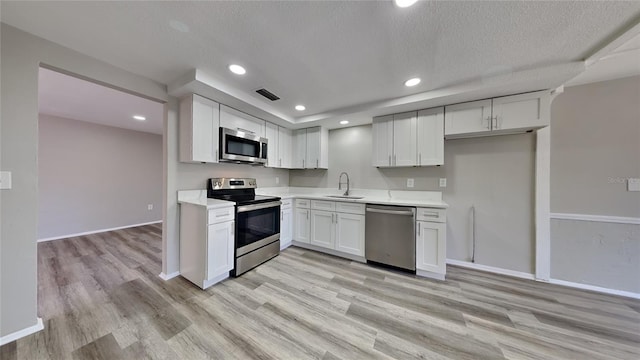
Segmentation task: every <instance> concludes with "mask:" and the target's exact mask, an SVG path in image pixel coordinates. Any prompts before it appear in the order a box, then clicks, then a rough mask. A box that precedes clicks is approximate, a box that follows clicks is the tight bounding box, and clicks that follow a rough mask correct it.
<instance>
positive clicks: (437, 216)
mask: <svg viewBox="0 0 640 360" xmlns="http://www.w3.org/2000/svg"><path fill="white" fill-rule="evenodd" d="M416 212H417V214H416V220H418V221H432V222H447V211H446V210H444V209H433V208H417V209H416Z"/></svg>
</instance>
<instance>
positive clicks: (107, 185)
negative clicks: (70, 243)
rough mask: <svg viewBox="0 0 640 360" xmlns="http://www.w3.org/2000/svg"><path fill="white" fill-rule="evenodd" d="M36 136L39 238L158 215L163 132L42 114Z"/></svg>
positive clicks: (138, 221)
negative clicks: (150, 205)
mask: <svg viewBox="0 0 640 360" xmlns="http://www.w3.org/2000/svg"><path fill="white" fill-rule="evenodd" d="M157 106H159V107H162V104H157ZM38 136H39V147H38V209H39V211H38V239H47V238H60V237H64V236H65V235H71V234H78V233H84V232H92V231H99V230H103V229H112V228H117V227H124V226H131V225H135V224H142V223H148V222H152V221H160V220H162V135H157V134H150V133H145V132H140V131H133V130H127V129H121V128H115V127H109V126H103V125H98V124H92V123H88V122H84V121H78V120H71V119H65V118H60V117H55V116H50V115H44V114H41V115H40V121H39V128H38ZM148 204H152V205H153V209H152V210H147V205H148Z"/></svg>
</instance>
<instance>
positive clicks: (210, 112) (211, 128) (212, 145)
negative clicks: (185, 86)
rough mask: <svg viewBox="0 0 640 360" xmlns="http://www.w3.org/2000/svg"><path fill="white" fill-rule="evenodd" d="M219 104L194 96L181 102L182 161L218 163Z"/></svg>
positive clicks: (180, 135) (180, 133) (180, 134)
mask: <svg viewBox="0 0 640 360" xmlns="http://www.w3.org/2000/svg"><path fill="white" fill-rule="evenodd" d="M219 119H220V109H219V104H218V103H216V102H215V101H211V100H209V99H206V98H203V97H202V96H199V95H196V94H192V95H191V96H188V97H186V98H184V99H182V100H181V101H180V132H179V137H180V144H179V145H180V161H183V162H207V163H216V162H218V127H219V126H220V121H219Z"/></svg>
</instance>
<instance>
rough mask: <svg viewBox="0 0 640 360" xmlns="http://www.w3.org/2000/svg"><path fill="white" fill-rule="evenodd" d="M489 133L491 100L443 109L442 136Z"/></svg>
mask: <svg viewBox="0 0 640 360" xmlns="http://www.w3.org/2000/svg"><path fill="white" fill-rule="evenodd" d="M485 131H491V99H489V100H480V101H472V102H467V103H462V104H456V105H451V106H446V107H445V115H444V134H445V135H457V134H470V133H481V132H485Z"/></svg>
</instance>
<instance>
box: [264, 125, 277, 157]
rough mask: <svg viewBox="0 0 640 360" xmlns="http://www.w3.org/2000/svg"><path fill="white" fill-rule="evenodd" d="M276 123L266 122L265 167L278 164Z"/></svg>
mask: <svg viewBox="0 0 640 360" xmlns="http://www.w3.org/2000/svg"><path fill="white" fill-rule="evenodd" d="M278 134H279V133H278V125H276V124H272V123H270V122H268V123H266V129H265V137H266V138H267V141H268V142H267V163H266V164H265V166H266V167H279V166H278V143H279V141H278Z"/></svg>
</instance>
